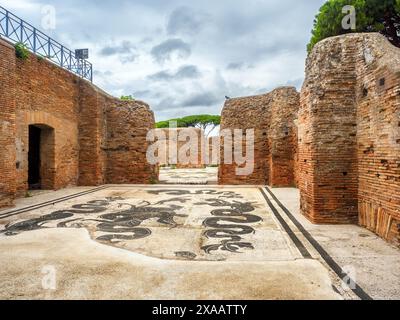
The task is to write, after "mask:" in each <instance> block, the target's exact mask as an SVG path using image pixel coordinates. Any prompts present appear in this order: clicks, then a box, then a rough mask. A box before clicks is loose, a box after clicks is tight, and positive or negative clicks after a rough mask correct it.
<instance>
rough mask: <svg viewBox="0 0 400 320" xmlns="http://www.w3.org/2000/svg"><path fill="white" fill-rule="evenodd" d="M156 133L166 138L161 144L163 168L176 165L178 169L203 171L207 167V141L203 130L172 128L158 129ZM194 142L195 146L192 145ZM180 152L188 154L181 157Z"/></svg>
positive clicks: (161, 163)
mask: <svg viewBox="0 0 400 320" xmlns="http://www.w3.org/2000/svg"><path fill="white" fill-rule="evenodd" d="M156 132H158V133H157V135H159V137H163V138H164V139H163V141H160V144H159V147H160V149H159V156H160V159H161V161H160V165H161V166H170V165H174V166H176V168H178V169H201V168H204V167H205V157H206V150H205V143H206V142H205V141H206V140H205V136H204V132H203V130H201V129H199V128H171V129H157V130H156ZM189 137H190V140H189ZM189 141H191V142H189ZM192 142H193V145H191V143H192ZM185 146H186V147H185ZM170 151H172V152H173V153H171V152H170ZM185 151H186V152H185ZM180 152H181V153H182V154H183V155H184V154H185V153H186V156H185V155H184V158H182V157H180V156H179V153H180ZM185 160H186V161H185Z"/></svg>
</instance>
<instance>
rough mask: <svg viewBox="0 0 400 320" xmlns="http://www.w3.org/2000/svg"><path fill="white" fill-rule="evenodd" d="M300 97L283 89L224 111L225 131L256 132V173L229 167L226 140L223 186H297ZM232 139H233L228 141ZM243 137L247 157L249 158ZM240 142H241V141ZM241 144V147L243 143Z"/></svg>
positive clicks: (238, 101)
mask: <svg viewBox="0 0 400 320" xmlns="http://www.w3.org/2000/svg"><path fill="white" fill-rule="evenodd" d="M299 101H300V95H299V93H298V92H297V91H296V89H295V88H292V87H282V88H278V89H276V90H274V91H272V92H270V93H267V94H263V95H258V96H252V97H244V98H235V99H229V100H227V101H226V103H225V106H224V108H223V111H222V120H221V130H222V131H223V130H231V131H232V134H233V130H234V129H242V130H243V134H245V132H244V131H245V130H249V129H254V171H253V173H252V174H251V175H248V176H245V175H243V176H240V175H237V174H236V169H237V168H238V165H237V164H235V163H232V164H225V163H224V162H227V161H225V159H224V150H225V148H226V146H225V144H226V143H225V142H224V141H225V140H226V138H225V137H221V152H220V156H221V165H220V168H219V182H220V184H232V185H240V184H243V185H271V186H277V187H278V186H295V185H296V180H297V177H296V170H295V167H296V159H297V127H296V125H295V121H296V119H297V113H298V109H299ZM228 139H229V138H228ZM245 139H246V138H245V136H243V154H245V150H246V149H245V148H246V143H245ZM239 142H240V141H239ZM239 142H238V143H239Z"/></svg>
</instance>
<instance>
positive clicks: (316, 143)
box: [299, 40, 358, 223]
mask: <svg viewBox="0 0 400 320" xmlns="http://www.w3.org/2000/svg"><path fill="white" fill-rule="evenodd" d="M330 41H332V40H330ZM330 41H325V42H322V43H320V44H319V45H317V46H316V48H315V50H313V52H312V53H311V54H310V55H309V57H308V60H307V66H306V79H305V82H304V84H303V88H302V91H301V107H300V112H299V172H300V177H299V188H300V191H301V209H302V212H303V213H304V214H305V215H306V216H307V217H308V218H309V219H310V220H311V221H313V222H315V223H322V222H323V223H338V222H341V223H354V222H356V221H357V215H358V210H357V141H356V131H357V119H356V109H355V108H354V102H355V97H354V92H355V87H356V75H355V65H354V63H353V61H354V55H355V54H356V45H355V43H353V42H351V41H342V42H339V43H340V45H333V44H332V43H331V42H330Z"/></svg>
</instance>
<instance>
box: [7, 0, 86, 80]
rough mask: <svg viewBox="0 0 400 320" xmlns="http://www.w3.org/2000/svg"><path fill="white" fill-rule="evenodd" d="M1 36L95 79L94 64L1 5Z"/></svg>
mask: <svg viewBox="0 0 400 320" xmlns="http://www.w3.org/2000/svg"><path fill="white" fill-rule="evenodd" d="M0 36H4V37H5V38H7V39H8V40H10V41H12V42H14V43H23V44H24V45H25V46H26V47H27V48H28V49H29V50H31V51H32V52H34V53H35V54H37V55H40V56H42V57H45V58H47V59H49V60H50V61H52V62H54V63H55V64H57V65H59V66H60V67H62V68H64V69H67V70H69V71H71V72H73V73H75V74H77V75H78V76H80V77H82V78H84V79H87V80H89V81H91V82H92V81H93V66H92V64H91V63H90V62H88V61H86V60H83V59H76V58H75V53H74V52H72V51H71V50H70V49H68V48H66V47H64V46H63V45H61V44H60V43H59V42H57V41H55V40H54V39H52V38H50V37H49V36H47V35H45V34H44V33H43V32H41V31H40V30H38V29H36V28H35V27H33V26H32V25H31V24H29V23H28V22H26V21H24V20H22V19H20V18H18V17H17V16H16V15H14V14H12V13H11V12H10V11H8V10H7V9H5V8H3V7H1V6H0Z"/></svg>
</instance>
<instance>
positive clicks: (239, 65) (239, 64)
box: [226, 62, 244, 70]
mask: <svg viewBox="0 0 400 320" xmlns="http://www.w3.org/2000/svg"><path fill="white" fill-rule="evenodd" d="M243 67H244V62H231V63H230V64H228V65H227V66H226V68H227V69H228V70H239V69H242V68H243Z"/></svg>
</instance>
